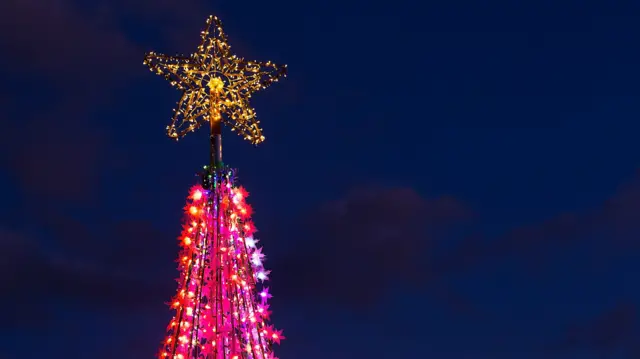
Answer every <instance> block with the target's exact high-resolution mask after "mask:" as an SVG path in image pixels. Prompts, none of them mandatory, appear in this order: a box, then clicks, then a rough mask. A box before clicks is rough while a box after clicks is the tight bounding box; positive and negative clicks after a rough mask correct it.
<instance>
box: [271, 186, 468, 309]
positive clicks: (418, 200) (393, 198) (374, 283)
mask: <svg viewBox="0 0 640 359" xmlns="http://www.w3.org/2000/svg"><path fill="white" fill-rule="evenodd" d="M468 214H469V212H468V211H467V210H466V208H465V207H464V206H463V205H461V204H460V203H458V202H457V201H456V200H454V199H451V198H446V197H443V198H439V199H433V200H427V199H424V198H422V197H421V196H420V195H419V194H418V193H416V192H415V191H414V190H412V189H409V188H368V189H363V190H357V191H354V192H352V193H350V194H349V195H348V196H346V197H345V198H343V199H341V200H337V201H333V202H329V203H327V204H325V205H324V206H322V207H321V208H320V209H318V210H317V211H315V212H313V213H310V214H309V215H308V216H306V217H305V218H306V220H305V221H304V223H303V224H302V225H301V226H300V227H299V228H296V229H297V230H296V231H295V236H296V237H297V241H298V243H300V245H299V246H297V247H296V248H294V249H293V250H292V251H291V254H290V256H288V257H287V258H285V259H282V260H278V261H276V262H274V265H275V266H276V267H274V268H273V270H274V273H277V282H276V284H274V286H275V287H276V289H275V291H276V292H280V291H282V290H286V293H284V294H282V295H284V296H289V297H291V298H297V297H299V296H300V295H302V296H314V297H317V298H327V299H332V300H335V301H342V302H343V304H352V305H354V307H356V306H366V305H367V303H368V304H373V303H376V302H377V300H378V299H379V296H380V295H381V293H382V292H383V290H384V289H386V288H387V287H388V286H390V285H392V284H393V283H406V284H409V285H410V286H413V287H415V286H416V285H420V284H422V283H423V282H424V277H426V276H428V275H429V273H428V268H427V266H428V265H427V263H428V259H427V257H428V255H429V249H430V248H431V246H432V244H433V243H431V242H430V241H431V240H432V238H431V237H430V233H432V232H433V231H434V230H435V229H436V228H435V227H437V226H439V227H442V226H443V225H446V223H447V222H449V223H451V222H455V221H459V220H461V219H464V218H466V217H467V216H468ZM283 286H284V287H285V288H282V287H283Z"/></svg>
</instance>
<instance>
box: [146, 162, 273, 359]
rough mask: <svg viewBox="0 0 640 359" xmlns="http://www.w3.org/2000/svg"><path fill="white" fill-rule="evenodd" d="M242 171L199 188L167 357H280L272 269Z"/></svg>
mask: <svg viewBox="0 0 640 359" xmlns="http://www.w3.org/2000/svg"><path fill="white" fill-rule="evenodd" d="M234 174H235V173H234V171H233V170H229V169H221V170H218V171H216V172H214V175H213V178H212V179H211V183H212V185H211V189H207V188H203V187H202V186H195V187H193V188H192V189H191V193H190V195H189V198H188V201H187V205H186V207H185V211H186V224H185V226H184V231H183V233H182V235H181V236H180V238H179V240H180V244H181V246H182V252H181V253H180V258H179V259H178V263H179V270H180V278H179V279H178V282H179V289H178V293H177V295H176V296H175V298H174V299H173V300H172V302H171V307H172V308H174V309H175V316H174V317H173V319H172V320H171V323H170V324H169V327H168V328H167V337H166V339H165V341H164V343H163V345H162V347H161V349H160V354H159V358H160V359H167V358H169V359H195V358H199V359H276V358H275V356H274V354H273V351H272V344H273V343H280V340H281V339H284V338H283V336H282V334H281V331H277V330H274V329H273V327H272V326H270V325H269V324H268V320H269V315H270V311H269V305H268V304H267V300H268V299H269V298H270V297H271V295H270V294H269V290H268V288H266V287H262V284H263V283H264V281H266V280H268V275H269V271H267V270H265V268H264V266H263V264H262V261H263V260H264V254H262V248H258V247H256V244H257V242H258V241H257V240H256V239H254V237H253V234H254V233H255V231H256V230H255V227H254V225H253V222H252V221H251V207H250V206H249V205H248V204H247V203H246V202H245V198H246V197H247V195H248V194H247V192H246V191H245V190H244V189H243V188H242V187H237V186H235V183H234V181H235V178H234Z"/></svg>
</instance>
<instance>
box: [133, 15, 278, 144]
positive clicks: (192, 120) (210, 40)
mask: <svg viewBox="0 0 640 359" xmlns="http://www.w3.org/2000/svg"><path fill="white" fill-rule="evenodd" d="M200 36H201V39H202V41H201V43H200V46H198V48H197V52H196V53H194V54H192V55H190V56H167V55H163V54H158V53H155V52H149V53H147V54H146V55H145V58H144V62H143V63H144V64H145V65H146V66H148V67H149V69H150V70H151V71H152V72H155V73H156V74H158V75H161V76H163V77H164V78H165V79H167V80H168V81H169V82H170V84H171V85H172V86H174V87H176V88H178V89H179V90H182V91H183V94H182V97H181V98H180V101H178V104H177V108H175V109H174V110H173V118H172V120H171V123H170V124H169V126H167V135H168V136H169V137H170V138H173V139H176V140H178V139H180V138H182V137H184V136H185V135H186V134H188V133H189V132H192V131H195V130H196V129H198V128H200V126H202V125H203V124H204V123H205V122H211V125H212V126H211V127H212V128H214V124H215V123H216V122H222V123H224V124H225V125H227V126H228V127H230V128H231V131H235V132H237V133H238V134H239V135H240V136H242V137H243V138H244V139H245V140H247V141H249V142H251V143H252V144H254V145H257V144H259V143H261V142H263V141H264V139H265V137H264V136H263V134H262V128H261V127H260V121H258V119H257V117H256V112H255V110H254V109H253V108H252V107H251V106H250V105H249V99H250V98H251V95H252V94H253V93H254V92H257V91H260V90H262V89H265V88H266V87H268V86H269V85H271V84H272V83H274V82H277V81H278V79H279V78H281V77H285V76H286V71H287V66H286V65H277V64H274V63H272V62H271V61H266V62H263V61H247V60H245V59H244V58H240V57H237V56H236V55H234V54H232V53H231V51H230V46H229V44H228V40H227V35H226V34H225V32H224V30H223V27H222V22H221V21H220V19H218V18H217V17H215V16H210V17H209V18H208V19H207V23H206V27H205V29H204V30H203V31H202V32H201V34H200ZM212 121H213V122H212Z"/></svg>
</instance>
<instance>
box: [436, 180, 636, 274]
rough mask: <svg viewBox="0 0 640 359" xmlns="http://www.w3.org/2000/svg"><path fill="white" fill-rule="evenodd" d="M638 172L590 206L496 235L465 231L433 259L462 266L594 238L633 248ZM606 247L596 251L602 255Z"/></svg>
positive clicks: (444, 267) (444, 268) (451, 267)
mask: <svg viewBox="0 0 640 359" xmlns="http://www.w3.org/2000/svg"><path fill="white" fill-rule="evenodd" d="M639 209H640V176H636V177H635V178H634V179H633V180H632V181H631V182H630V183H628V184H626V185H624V186H622V187H620V188H619V190H618V191H617V192H616V193H615V194H614V195H613V196H612V197H611V198H610V199H608V200H606V201H604V202H602V203H601V204H600V205H599V206H596V207H594V208H592V209H590V210H586V211H577V212H573V213H571V212H567V213H561V214H558V215H556V216H554V217H551V218H549V219H548V220H545V221H543V222H539V223H534V224H531V225H524V226H521V227H518V228H515V229H513V230H510V231H508V232H506V233H505V234H503V235H501V236H498V237H497V238H486V237H485V236H482V235H476V236H470V237H468V238H466V239H465V240H463V241H462V242H461V243H460V245H459V246H458V247H456V248H455V249H454V250H452V251H451V252H449V253H448V254H447V255H445V256H443V257H441V258H439V260H438V263H437V264H436V267H437V270H438V271H439V272H452V271H462V270H468V269H471V268H475V267H477V266H479V265H483V264H485V263H487V262H489V261H494V260H496V259H500V258H505V257H507V256H516V257H518V258H536V260H539V259H540V257H541V256H544V255H546V254H548V253H550V251H549V249H550V248H562V247H565V248H569V247H570V246H572V245H576V244H581V243H588V242H596V243H601V244H604V245H605V246H606V247H607V248H609V249H611V250H612V251H619V250H621V249H622V250H625V251H627V250H637V249H638V248H640V246H639V244H640V242H638V241H637V240H636V238H637V235H640V210H639ZM606 253H608V252H598V253H597V255H605V254H606Z"/></svg>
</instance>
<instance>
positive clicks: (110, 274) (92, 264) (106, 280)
mask: <svg viewBox="0 0 640 359" xmlns="http://www.w3.org/2000/svg"><path fill="white" fill-rule="evenodd" d="M126 226H128V227H129V228H132V227H135V225H132V224H129V225H126ZM141 227H144V226H141ZM69 228H71V227H68V228H67V230H68V229H69ZM115 232H116V233H123V232H122V231H120V230H116V231H115ZM60 233H64V230H63V231H62V232H60ZM136 233H137V234H139V233H140V232H136V231H135V230H134V232H133V234H134V237H126V238H124V237H123V238H121V240H129V241H131V242H135V241H148V242H147V244H148V243H150V242H151V241H152V240H157V239H158V238H157V237H155V238H153V239H147V238H140V237H138V236H137V235H135V234H136ZM75 235H76V236H82V235H83V233H81V232H78V233H76V234H75ZM32 238H33V237H32V236H29V235H26V234H23V233H21V232H19V231H12V230H8V229H3V228H0V266H1V267H0V269H1V270H2V271H1V272H0V285H2V287H3V290H4V291H5V292H6V293H8V294H9V295H5V296H3V297H2V298H0V305H3V306H7V305H8V306H10V307H12V308H14V310H10V311H3V312H2V313H1V314H0V322H2V323H3V327H2V328H0V329H1V330H4V329H7V328H10V327H11V326H13V325H17V326H21V325H22V326H24V325H27V326H29V327H32V326H33V325H47V323H48V322H49V321H50V320H52V318H53V313H54V311H55V306H56V305H58V304H59V303H66V304H69V303H71V304H73V305H74V307H75V308H77V309H80V308H84V309H85V310H89V311H105V310H106V311H111V310H116V312H119V313H122V312H127V311H132V310H138V309H144V308H149V307H156V306H160V305H162V303H163V302H165V301H166V300H168V299H169V298H170V297H171V295H173V292H174V291H175V283H174V282H173V280H172V278H171V277H166V278H164V277H163V278H158V277H157V276H153V275H149V273H150V272H153V271H154V270H155V271H156V272H157V271H160V272H162V270H161V269H160V270H158V268H148V270H144V271H143V270H142V269H141V266H138V267H136V266H135V265H133V266H129V267H125V266H119V267H118V266H113V265H111V264H109V263H106V262H105V261H103V260H101V257H102V256H103V254H104V253H103V251H104V250H105V249H106V248H109V245H108V244H107V245H103V246H101V245H100V244H99V243H97V241H95V239H94V238H92V237H83V238H78V240H80V239H83V240H86V241H89V242H92V241H93V243H94V245H93V248H94V253H93V255H89V254H85V255H84V256H73V255H69V254H68V253H67V252H65V251H59V250H55V249H52V248H49V247H47V248H45V247H44V246H43V245H41V244H40V243H42V242H43V241H36V240H34V239H32ZM172 244H175V243H172ZM147 248H148V249H149V250H148V253H146V254H147V255H150V256H153V255H154V254H156V252H154V248H153V247H152V246H147ZM114 249H115V247H114ZM122 256H123V257H124V258H125V259H128V260H129V261H130V262H134V263H135V262H136V259H139V258H144V256H142V255H140V254H139V253H137V254H135V255H133V256H132V255H131V252H126V251H125V252H123V253H122ZM167 264H172V262H168V263H167ZM142 265H144V263H143V264H142ZM134 268H136V269H137V270H133V269H134ZM42 298H47V300H46V301H44V302H43V301H42V300H41V299H42ZM16 313H20V315H16Z"/></svg>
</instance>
